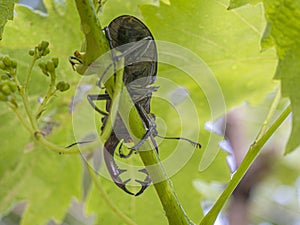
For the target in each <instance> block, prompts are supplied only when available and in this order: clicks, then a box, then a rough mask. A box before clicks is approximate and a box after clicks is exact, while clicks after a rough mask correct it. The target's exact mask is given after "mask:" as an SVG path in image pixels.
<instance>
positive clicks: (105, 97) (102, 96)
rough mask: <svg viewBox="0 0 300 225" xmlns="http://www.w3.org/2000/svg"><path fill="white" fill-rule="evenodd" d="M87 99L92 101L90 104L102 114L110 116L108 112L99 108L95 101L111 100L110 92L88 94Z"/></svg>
mask: <svg viewBox="0 0 300 225" xmlns="http://www.w3.org/2000/svg"><path fill="white" fill-rule="evenodd" d="M87 99H88V101H89V103H90V105H91V106H92V107H93V108H94V109H95V110H96V111H97V112H98V113H100V114H102V115H104V116H108V113H107V112H104V111H102V110H101V109H99V108H98V107H97V106H96V105H95V103H94V101H101V100H110V97H109V95H108V94H99V95H88V96H87Z"/></svg>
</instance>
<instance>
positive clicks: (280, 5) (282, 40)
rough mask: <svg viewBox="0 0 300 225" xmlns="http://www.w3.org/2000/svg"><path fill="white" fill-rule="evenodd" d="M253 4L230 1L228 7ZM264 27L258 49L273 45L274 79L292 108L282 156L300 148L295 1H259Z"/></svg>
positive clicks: (299, 17) (299, 49)
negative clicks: (291, 124)
mask: <svg viewBox="0 0 300 225" xmlns="http://www.w3.org/2000/svg"><path fill="white" fill-rule="evenodd" d="M248 2H249V3H256V2H257V1H231V3H230V5H232V7H237V6H241V5H243V4H245V3H248ZM262 2H263V5H264V8H265V17H266V20H267V25H266V28H265V31H264V35H263V39H262V48H263V49H267V48H269V47H272V46H275V48H276V51H277V55H278V59H279V61H278V65H277V69H276V73H275V76H274V78H275V79H278V80H281V86H282V95H283V96H285V97H289V99H290V100H291V105H292V109H293V127H292V132H291V135H290V139H289V142H288V144H287V147H286V151H285V153H286V154H287V153H289V152H292V151H293V150H295V149H296V148H297V147H298V146H299V145H300V140H299V135H298V134H299V132H300V111H299V107H298V105H299V97H300V96H299V91H298V87H299V82H300V80H299V76H300V74H299V71H298V69H297V65H298V62H299V52H300V47H299V46H300V45H299V34H300V33H299V30H298V24H299V23H300V13H299V12H300V5H299V2H298V1H288V0H287V1H279V0H278V1H268V0H264V1H262Z"/></svg>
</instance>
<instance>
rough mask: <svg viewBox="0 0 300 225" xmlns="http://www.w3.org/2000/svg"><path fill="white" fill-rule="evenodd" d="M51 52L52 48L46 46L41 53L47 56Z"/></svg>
mask: <svg viewBox="0 0 300 225" xmlns="http://www.w3.org/2000/svg"><path fill="white" fill-rule="evenodd" d="M49 53H50V49H49V48H46V49H44V50H43V51H42V53H41V55H42V56H45V55H48V54H49Z"/></svg>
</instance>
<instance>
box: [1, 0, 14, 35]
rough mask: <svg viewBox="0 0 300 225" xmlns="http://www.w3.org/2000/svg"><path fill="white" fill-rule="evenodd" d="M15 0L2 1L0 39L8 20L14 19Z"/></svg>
mask: <svg viewBox="0 0 300 225" xmlns="http://www.w3.org/2000/svg"><path fill="white" fill-rule="evenodd" d="M14 4H15V0H2V1H1V2H0V40H1V39H2V33H3V29H4V26H5V24H6V22H7V20H12V19H13V17H14Z"/></svg>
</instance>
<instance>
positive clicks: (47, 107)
mask: <svg viewBox="0 0 300 225" xmlns="http://www.w3.org/2000/svg"><path fill="white" fill-rule="evenodd" d="M227 2H228V1H227V0H219V1H198V0H190V1H186V0H173V1H168V0H164V1H160V2H159V3H157V1H152V0H134V1H127V2H126V3H124V1H122V0H109V1H107V3H106V4H105V5H104V7H103V8H101V10H100V16H99V18H100V22H101V24H102V25H104V26H105V25H107V24H108V23H109V22H110V21H111V20H112V19H113V18H115V17H117V16H119V15H122V14H130V15H135V16H137V17H139V18H140V19H141V20H142V21H144V22H145V24H146V25H147V26H148V27H149V29H150V30H151V32H152V34H153V35H154V37H155V39H156V40H158V41H166V42H172V43H176V44H178V45H180V46H182V47H184V48H185V49H188V50H191V51H192V52H193V53H194V54H196V55H197V56H198V57H200V58H201V59H202V60H203V61H204V62H205V63H206V64H207V65H208V66H209V68H210V69H211V72H212V73H213V74H214V75H215V77H216V79H217V81H218V83H219V85H220V88H221V90H222V92H223V95H224V96H223V97H224V101H225V106H226V107H227V110H229V109H231V108H232V107H234V106H237V105H239V104H240V103H242V102H244V101H247V102H251V103H255V104H258V103H260V102H261V101H262V100H263V99H264V98H265V97H266V96H267V95H268V94H269V93H270V92H272V91H273V89H274V87H275V86H276V85H277V83H276V82H273V81H272V78H273V76H274V73H275V78H276V79H280V80H281V81H282V82H281V85H282V92H283V94H284V95H285V96H288V97H289V98H290V99H291V103H292V110H293V130H292V134H291V138H290V141H289V144H288V147H287V150H286V152H290V151H292V150H294V149H295V148H296V147H297V146H298V145H299V144H300V143H299V140H298V138H297V136H299V135H297V134H299V133H300V131H299V129H300V121H299V120H300V119H299V118H300V112H298V110H299V104H300V102H298V101H299V100H298V99H300V98H299V96H298V92H297V84H298V82H299V75H298V69H297V61H298V57H299V56H298V55H299V54H298V52H300V49H298V48H299V41H298V40H299V31H298V29H297V27H296V25H295V24H297V22H298V19H299V18H298V16H299V12H298V11H299V8H300V6H299V3H298V2H297V1H287V0H286V1H279V0H278V1H267V0H265V1H264V7H265V12H266V19H267V25H266V22H265V19H264V15H263V11H264V8H263V5H262V4H258V5H256V3H257V2H258V1H257V0H255V1H247V0H240V1H239V0H232V1H231V2H230V6H228V5H227ZM246 3H251V5H247V6H245V7H241V8H238V9H234V8H237V7H240V6H242V5H244V4H246ZM11 4H12V5H11ZM45 5H46V8H47V15H42V14H39V13H38V12H34V11H32V10H30V9H28V8H26V7H22V6H19V5H17V6H16V8H15V10H16V15H17V16H16V17H15V18H14V20H13V22H12V23H9V24H7V26H6V27H5V32H4V34H3V40H2V41H1V42H0V51H1V52H0V54H1V57H0V59H1V60H0V69H1V75H2V77H1V80H0V100H1V101H0V115H1V126H0V137H1V138H2V140H3V141H1V142H0V149H1V150H0V151H1V155H0V212H1V215H0V217H2V216H4V215H6V214H7V213H8V212H9V211H10V209H11V208H13V207H14V206H15V205H16V204H17V203H19V202H21V201H26V204H27V205H26V210H25V212H24V214H23V216H22V221H21V224H23V225H27V224H46V223H47V222H48V221H49V220H50V219H52V218H53V219H55V220H56V221H58V222H61V221H62V220H63V219H64V216H65V214H66V212H67V210H68V208H69V207H70V204H71V199H72V198H73V197H75V198H78V199H79V200H80V201H83V202H84V203H85V205H86V211H87V213H88V214H96V224H123V223H124V221H126V219H124V217H126V216H127V217H128V218H131V219H132V220H133V221H134V222H136V223H137V224H145V225H147V224H154V223H155V224H166V223H167V221H166V220H167V219H166V217H165V215H164V213H163V209H162V207H161V203H160V202H159V199H158V197H156V192H155V190H154V188H153V187H150V188H149V189H147V191H146V192H145V193H144V194H143V195H142V196H140V197H132V196H129V195H126V194H124V192H122V191H121V190H120V189H118V188H117V187H116V186H115V184H113V183H112V182H111V181H108V180H107V179H105V178H103V177H101V176H97V177H96V179H98V181H99V185H100V189H99V187H98V188H97V187H96V185H95V182H94V183H93V182H92V183H89V182H86V174H84V173H83V169H82V168H83V165H82V163H81V162H80V156H79V155H66V154H57V152H59V147H58V148H57V149H58V150H57V151H56V152H55V151H49V150H48V149H47V144H49V143H48V142H47V143H45V142H44V143H43V142H41V141H40V140H39V135H40V134H38V133H34V131H35V129H36V127H34V126H33V128H34V129H33V128H29V129H28V128H26V127H25V128H26V129H27V130H26V129H24V128H22V126H21V123H20V121H19V120H18V118H17V117H16V116H15V115H14V112H13V110H12V109H14V107H15V108H18V110H20V112H21V113H23V114H26V107H24V106H21V107H20V106H19V105H17V104H14V102H18V101H21V98H22V92H21V94H20V95H16V93H18V92H17V90H18V88H17V87H19V88H20V87H21V85H19V84H18V83H16V82H15V80H14V79H12V76H11V75H7V72H8V71H10V72H11V69H13V71H15V72H16V74H17V75H18V76H19V80H20V81H21V83H24V82H25V84H26V85H25V86H27V88H28V95H29V96H30V98H29V102H28V106H29V107H31V108H32V109H34V110H33V111H34V112H38V113H37V114H36V115H35V116H36V118H37V119H39V123H38V124H37V126H38V127H43V125H44V124H45V123H46V122H45V123H44V122H43V121H44V120H46V121H47V120H50V121H51V122H53V123H57V124H59V125H58V127H54V128H53V131H52V132H50V134H49V136H47V137H46V138H47V140H51V141H52V143H55V144H57V145H58V146H67V145H69V144H71V143H74V138H73V130H72V121H71V116H70V114H69V105H70V104H71V101H72V100H71V99H72V97H73V96H72V95H73V94H74V92H75V88H76V87H75V86H76V84H77V83H78V80H79V79H80V76H79V75H77V74H75V73H74V72H73V71H72V67H71V66H70V64H69V61H68V58H69V56H70V55H72V54H73V52H74V50H76V49H80V46H81V43H82V39H83V35H82V34H81V32H80V21H79V17H78V14H77V10H76V8H75V6H74V3H73V1H71V0H68V1H65V2H64V3H57V2H56V1H54V0H46V1H45ZM228 8H230V9H231V10H227V9H228ZM8 9H9V10H8ZM12 10H13V1H3V3H2V2H1V3H0V15H1V16H0V34H1V29H2V28H3V25H4V23H5V22H6V20H7V19H10V18H12V12H13V11H12ZM4 11H6V12H10V13H7V14H2V12H4ZM191 15H192V18H191ZM276 15H282V16H279V17H278V16H276ZM283 15H290V16H291V17H292V18H293V19H290V17H284V16H283ZM265 25H266V28H265ZM84 28H85V29H87V28H88V27H84ZM84 28H83V29H84ZM261 37H263V39H262V40H261ZM42 40H47V42H45V41H42ZM41 41H42V42H41ZM260 42H261V43H262V46H260ZM37 43H40V44H39V45H37V46H36V47H35V48H32V47H33V46H35V45H36V44H37ZM273 45H275V47H276V50H277V55H278V59H279V62H278V66H277V69H276V65H277V57H276V53H275V51H274V50H273V49H268V48H269V47H271V46H273ZM92 47H93V46H92ZM94 48H95V47H94ZM50 49H51V52H50ZM262 49H263V50H264V51H262ZM49 53H50V56H48V54H49ZM99 54H100V53H99ZM2 55H3V56H2ZM8 56H9V57H8ZM45 56H46V57H45ZM53 56H57V57H55V58H54V57H53ZM40 57H45V58H44V59H43V60H42V61H41V60H40V61H39V62H38V65H35V67H34V68H33V69H32V72H31V76H30V79H29V80H27V78H26V74H27V72H28V70H29V68H30V63H31V60H32V58H36V60H38V59H39V58H40ZM51 57H52V58H51ZM12 59H13V60H12ZM16 65H17V66H16ZM191 73H192V74H197V76H199V77H198V78H199V79H200V80H201V78H202V77H201V76H202V75H201V73H200V74H199V71H198V70H197V68H195V69H192V70H191ZM43 74H45V75H46V76H47V77H46V76H43ZM158 77H159V78H164V79H168V80H172V81H173V82H174V83H176V84H177V85H180V86H182V87H185V88H186V89H187V90H188V92H189V93H190V96H191V98H192V100H193V101H194V102H197V104H195V105H196V111H197V113H198V115H199V118H200V121H199V122H197V123H196V122H195V120H194V118H190V116H189V115H191V114H192V110H191V109H189V108H188V107H186V103H185V102H183V103H182V105H179V106H178V107H179V108H180V109H185V111H184V118H183V120H184V122H183V124H181V125H180V126H181V127H180V128H178V121H179V119H182V118H180V117H178V115H177V114H176V112H175V111H174V109H173V108H172V107H171V106H169V105H166V104H165V103H164V101H161V100H159V99H155V98H154V99H153V102H152V106H151V107H152V109H151V111H152V112H153V113H154V114H156V116H157V118H158V121H159V119H161V120H162V121H164V123H165V124H166V127H168V129H166V133H167V134H168V135H170V136H177V135H178V134H180V132H181V130H188V135H192V134H194V133H197V131H198V129H199V127H201V128H202V127H204V124H205V122H207V121H209V120H211V119H212V118H211V111H210V110H211V108H210V102H208V100H207V99H206V93H205V92H204V91H203V90H202V89H201V88H199V87H198V86H197V84H196V83H195V81H194V80H193V79H192V78H190V77H189V76H188V74H187V73H186V72H184V71H181V70H179V69H176V68H174V67H173V66H171V65H166V64H160V65H159V72H158ZM49 78H50V80H49ZM56 80H59V81H58V82H56ZM27 82H28V83H27ZM49 83H50V87H49ZM18 85H19V86H18ZM157 85H158V86H160V88H159V91H158V92H160V93H162V95H163V94H165V95H167V94H168V93H170V91H172V89H171V88H170V89H168V88H167V87H165V86H164V83H163V79H161V80H160V79H158V82H157ZM298 86H299V85H298ZM46 87H49V90H48V92H46V93H45V89H46ZM213 88H214V87H212V89H213ZM68 89H70V90H69V91H67V92H64V91H66V90H68ZM56 90H58V91H60V92H64V93H62V94H59V95H58V96H56V95H55V94H54V93H56V92H55V91H56ZM11 96H13V98H11ZM42 96H48V97H47V98H44V101H43V102H44V104H40V105H38V103H37V100H38V98H39V97H42ZM50 97H51V101H50ZM3 100H4V101H5V102H6V103H13V105H14V107H11V108H10V109H8V107H7V105H5V104H4V102H3ZM215 113H216V115H219V116H222V113H224V112H223V111H222V108H221V107H220V108H218V110H217V112H215ZM286 114H288V112H287V113H286ZM82 119H85V118H82ZM213 119H215V118H213ZM29 120H30V118H29ZM97 120H99V119H98V118H97ZM27 122H28V121H27ZM281 122H282V121H281ZM46 124H47V123H46ZM277 125H279V124H277ZM163 128H164V126H163V125H158V130H159V132H160V131H162V130H163ZM32 129H33V131H32ZM51 129H52V128H51ZM28 130H29V131H30V132H31V135H29V134H28V133H27V131H28ZM41 131H42V132H43V131H44V130H43V128H42V129H41ZM32 134H34V135H32ZM196 138H198V139H199V140H200V142H201V144H202V146H203V147H204V148H203V150H200V151H198V150H197V151H196V152H194V154H193V155H192V156H191V158H190V159H189V160H188V162H187V164H186V165H185V166H184V167H183V168H181V169H180V170H179V171H178V172H177V173H176V175H174V176H173V177H172V182H173V184H174V187H175V189H176V193H177V195H178V199H179V200H180V203H181V204H182V206H183V208H184V209H185V211H186V212H187V214H188V216H189V218H190V219H192V220H193V221H200V220H201V217H202V213H203V212H202V209H201V207H200V206H199V201H200V200H201V199H202V198H205V197H207V196H205V195H204V194H203V193H205V192H206V190H208V189H209V188H210V187H209V186H208V185H205V183H204V181H208V182H211V181H215V180H216V181H218V182H223V183H225V182H227V181H229V179H230V172H229V169H224V168H227V165H226V162H225V157H226V154H225V153H223V152H220V153H219V152H218V150H219V149H218V148H216V149H214V150H213V151H214V153H213V154H212V152H208V153H207V152H205V146H207V144H208V143H209V140H210V133H209V132H208V131H204V130H203V129H201V131H200V136H197V137H196ZM265 141H266V140H265ZM176 144H177V143H174V142H171V141H163V142H162V143H161V144H160V146H159V149H160V157H161V159H162V160H164V159H167V158H168V157H169V156H171V155H172V154H174V153H173V152H172V149H173V147H174V146H175V145H176ZM179 146H180V149H182V152H176V154H178V155H179V156H180V154H182V156H183V155H184V154H186V152H188V151H192V150H193V149H192V147H191V146H190V145H189V144H188V143H179ZM48 147H50V148H51V147H53V146H49V145H48ZM62 149H63V148H62ZM256 150H257V154H258V151H259V149H256ZM66 151H67V150H66ZM205 154H208V155H209V154H211V155H212V156H207V158H205V159H207V160H208V161H207V162H206V163H207V165H210V167H209V168H208V169H207V170H206V171H202V172H201V173H199V170H198V168H199V163H200V161H201V158H202V157H204V156H205V157H206V155H205ZM215 156H216V157H215ZM255 156H256V155H252V156H251V157H252V158H255ZM134 157H135V158H137V157H138V156H134ZM182 158H183V157H182ZM210 162H212V163H211V164H210ZM176 163H178V164H180V162H174V164H176ZM250 164H251V162H250V160H248V161H247V162H246V166H245V167H243V168H244V169H245V170H246V169H247V168H248V166H250ZM201 168H203V167H201ZM102 169H103V170H105V168H104V167H103V168H102ZM241 174H242V173H241ZM172 175H173V174H172ZM127 176H128V175H127ZM129 176H130V175H129ZM242 176H243V175H240V177H238V178H237V179H235V180H234V182H236V181H238V179H239V178H241V177H242ZM200 179H201V180H202V181H203V182H200V181H199V180H200ZM195 180H198V181H196V182H194V185H195V186H196V187H197V188H201V189H205V190H202V192H203V193H201V196H200V195H199V193H197V190H196V189H195V188H194V187H193V181H195ZM234 182H231V183H230V184H231V186H230V185H229V186H230V187H231V188H234V185H235V183H234ZM101 188H103V190H101ZM99 190H100V192H99ZM232 190H233V189H232ZM232 190H231V191H232ZM102 191H104V192H106V194H103V192H102ZM217 191H219V190H215V192H217ZM230 193H231V192H230V191H228V192H227V194H230ZM217 194H218V193H214V194H213V195H211V196H209V197H211V198H212V199H215V196H217ZM106 195H107V196H106ZM106 197H109V199H110V200H109V201H106V200H105V198H106ZM226 199H227V198H226ZM226 199H225V200H223V201H222V202H221V204H220V205H219V206H220V207H221V206H223V205H224V203H225V201H226ZM112 203H113V204H112ZM110 204H112V205H113V206H112V205H110ZM114 207H116V208H117V209H116V210H115V208H114ZM118 210H119V212H118ZM120 212H121V213H123V214H120ZM218 212H219V211H217V213H218ZM217 213H216V214H215V215H217ZM124 215H125V216H124ZM130 222H131V223H132V224H134V222H132V221H130V219H129V222H128V221H127V223H129V224H130Z"/></svg>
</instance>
